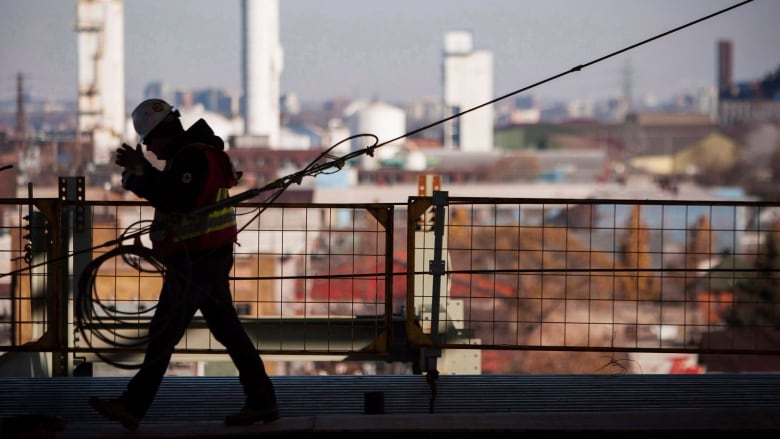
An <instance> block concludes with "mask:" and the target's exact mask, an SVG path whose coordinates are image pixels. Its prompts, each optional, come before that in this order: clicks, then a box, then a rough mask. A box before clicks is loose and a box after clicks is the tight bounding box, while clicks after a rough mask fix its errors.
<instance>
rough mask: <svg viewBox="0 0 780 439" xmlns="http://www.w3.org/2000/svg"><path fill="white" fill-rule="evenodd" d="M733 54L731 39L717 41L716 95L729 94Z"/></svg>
mask: <svg viewBox="0 0 780 439" xmlns="http://www.w3.org/2000/svg"><path fill="white" fill-rule="evenodd" d="M733 59H734V58H733V55H732V45H731V41H727V40H721V41H718V96H719V97H727V96H729V95H730V94H731V86H732V84H733V81H734V78H733V77H732V74H733V62H734V61H733Z"/></svg>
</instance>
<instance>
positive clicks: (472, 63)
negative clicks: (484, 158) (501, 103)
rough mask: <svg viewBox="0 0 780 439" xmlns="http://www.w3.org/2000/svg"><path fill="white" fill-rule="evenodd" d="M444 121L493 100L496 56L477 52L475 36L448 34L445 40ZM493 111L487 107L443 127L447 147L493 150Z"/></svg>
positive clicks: (462, 149) (465, 33) (466, 33)
mask: <svg viewBox="0 0 780 439" xmlns="http://www.w3.org/2000/svg"><path fill="white" fill-rule="evenodd" d="M443 71H444V97H443V98H444V99H443V103H444V111H445V112H447V114H445V117H448V116H451V115H453V114H458V113H460V112H463V111H465V110H468V109H470V108H473V107H476V106H478V105H480V104H484V103H485V102H489V101H490V100H491V99H493V54H492V53H490V52H488V51H484V50H474V48H473V44H472V34H471V32H467V31H453V32H447V33H446V34H445V36H444V61H443ZM493 125H494V123H493V108H492V107H491V106H490V105H488V106H485V107H482V108H480V109H478V110H476V111H473V112H470V113H468V114H466V115H464V116H461V117H458V118H455V119H453V120H451V121H448V122H446V123H445V125H444V126H443V129H444V142H443V143H444V146H445V147H446V148H454V149H460V150H461V151H489V150H491V149H493Z"/></svg>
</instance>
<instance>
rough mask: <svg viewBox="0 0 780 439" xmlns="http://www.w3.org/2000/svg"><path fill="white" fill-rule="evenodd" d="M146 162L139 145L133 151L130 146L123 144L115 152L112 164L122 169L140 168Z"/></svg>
mask: <svg viewBox="0 0 780 439" xmlns="http://www.w3.org/2000/svg"><path fill="white" fill-rule="evenodd" d="M146 162H147V161H146V157H144V152H143V151H142V150H141V145H140V144H139V145H137V146H136V147H135V149H133V147H132V146H130V145H128V144H126V143H123V144H122V146H121V147H120V148H119V149H117V150H116V159H114V163H116V164H117V165H119V166H121V167H123V168H130V169H137V168H142V167H143V166H144V165H145V164H146Z"/></svg>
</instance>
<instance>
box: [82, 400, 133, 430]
mask: <svg viewBox="0 0 780 439" xmlns="http://www.w3.org/2000/svg"><path fill="white" fill-rule="evenodd" d="M89 405H91V406H92V408H93V409H95V410H97V412H98V413H100V414H101V415H103V416H105V417H106V418H108V419H110V420H112V421H118V422H119V423H120V424H122V426H123V427H125V428H126V429H128V430H131V431H134V430H136V429H137V428H138V424H140V423H141V417H140V416H137V415H135V414H133V413H132V412H131V411H130V410H128V409H127V407H126V406H125V404H124V403H123V402H122V400H120V399H100V398H97V397H92V398H90V399H89Z"/></svg>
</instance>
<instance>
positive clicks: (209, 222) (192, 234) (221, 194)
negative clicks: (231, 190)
mask: <svg viewBox="0 0 780 439" xmlns="http://www.w3.org/2000/svg"><path fill="white" fill-rule="evenodd" d="M216 198H217V199H216V200H214V202H219V201H222V200H225V199H227V198H228V190H227V189H225V188H220V189H219V191H217V197H216ZM235 226H236V215H235V211H234V210H233V208H232V207H223V208H221V209H217V210H213V211H211V212H208V213H206V214H201V215H197V216H186V217H185V218H184V220H182V221H181V222H179V223H178V224H173V225H172V226H171V232H172V233H173V236H172V238H173V239H172V241H173V242H175V243H179V242H182V241H187V240H190V239H194V238H197V237H199V236H204V235H208V234H210V233H215V232H218V231H220V230H224V229H227V228H232V227H235Z"/></svg>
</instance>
